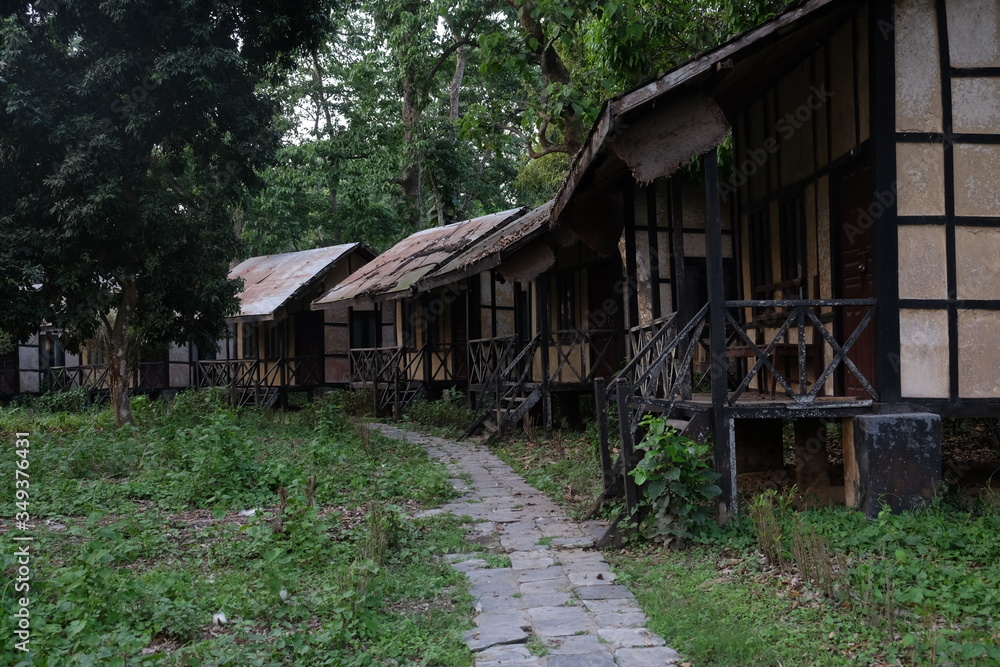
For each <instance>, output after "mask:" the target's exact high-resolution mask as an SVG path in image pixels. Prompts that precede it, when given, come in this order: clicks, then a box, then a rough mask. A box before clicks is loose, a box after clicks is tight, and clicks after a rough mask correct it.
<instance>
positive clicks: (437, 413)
mask: <svg viewBox="0 0 1000 667" xmlns="http://www.w3.org/2000/svg"><path fill="white" fill-rule="evenodd" d="M407 417H408V418H409V419H410V420H412V421H415V422H417V423H418V424H423V425H424V426H433V427H436V428H447V429H453V430H456V431H464V430H465V429H466V428H467V427H468V426H469V424H471V423H472V420H473V419H474V418H475V415H474V414H473V412H472V407H471V406H470V405H469V401H468V399H466V397H465V395H464V394H463V393H462V392H460V391H458V390H457V389H447V390H445V392H444V393H443V394H442V395H441V398H439V399H438V400H436V401H418V402H417V403H416V404H414V405H413V407H411V408H410V410H409V412H407Z"/></svg>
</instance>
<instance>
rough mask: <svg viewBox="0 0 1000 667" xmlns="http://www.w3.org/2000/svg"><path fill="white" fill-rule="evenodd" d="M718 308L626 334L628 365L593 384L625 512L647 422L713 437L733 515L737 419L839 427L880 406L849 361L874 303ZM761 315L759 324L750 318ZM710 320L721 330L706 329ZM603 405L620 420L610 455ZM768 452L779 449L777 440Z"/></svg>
mask: <svg viewBox="0 0 1000 667" xmlns="http://www.w3.org/2000/svg"><path fill="white" fill-rule="evenodd" d="M719 306H721V307H717V308H716V309H714V311H713V309H712V308H711V307H710V305H709V304H705V305H703V306H702V307H701V308H700V309H699V310H698V312H697V313H696V314H695V315H694V316H693V317H691V318H690V319H689V320H686V321H685V319H684V318H683V317H681V316H680V315H679V314H677V313H675V314H673V315H671V316H668V317H666V318H662V319H660V320H657V321H655V322H651V323H649V324H646V325H642V326H638V327H634V328H632V329H630V330H629V332H628V336H627V341H628V347H629V353H628V354H629V362H628V364H626V366H625V367H624V368H623V369H622V371H621V372H620V373H619V374H618V375H617V376H616V377H615V378H614V379H613V380H611V381H610V382H609V383H604V382H598V383H597V384H596V385H595V398H596V402H597V417H598V431H599V437H600V456H601V462H602V467H603V469H604V476H605V481H606V485H607V486H608V488H609V490H611V489H612V487H614V488H617V489H619V490H620V491H623V492H624V495H625V498H626V504H627V505H628V506H629V507H633V506H635V504H636V503H637V502H638V490H637V489H636V488H635V484H634V482H633V481H632V479H631V477H630V476H629V475H628V474H627V473H628V471H629V470H631V468H632V467H633V466H634V465H635V463H637V461H638V458H639V457H638V456H637V454H636V452H635V448H636V445H637V444H638V443H639V442H640V441H641V439H642V435H643V434H642V427H641V419H642V417H643V416H644V415H646V414H656V415H660V416H662V417H664V418H666V419H668V420H671V424H672V425H673V426H674V427H676V428H677V429H678V430H679V431H681V433H682V434H684V435H688V436H690V437H693V438H695V439H702V438H704V437H707V436H708V435H709V433H714V435H715V452H716V470H717V471H718V472H720V473H721V474H722V475H723V476H722V479H720V482H719V483H720V486H722V487H723V493H724V500H725V502H726V507H727V508H730V509H732V508H735V505H734V504H733V503H735V488H736V477H735V475H736V469H737V458H738V456H737V442H736V441H737V439H738V436H737V431H736V428H737V423H738V421H739V420H761V419H772V420H781V419H791V420H807V419H843V418H850V417H854V416H857V415H860V414H866V413H868V412H870V411H871V409H872V407H873V405H874V404H875V403H877V402H878V401H879V393H878V391H877V389H876V388H875V385H874V379H873V378H872V377H870V376H869V375H868V374H866V373H865V372H864V371H862V370H861V369H860V368H859V364H858V363H857V356H856V355H857V350H856V348H857V346H858V342H859V341H861V340H863V339H864V337H865V336H866V334H867V335H870V334H871V330H872V328H873V325H872V322H873V321H874V319H875V316H876V314H877V308H878V305H877V301H876V300H875V299H799V300H787V299H785V300H783V299H776V300H768V301H748V300H725V301H721V302H720V304H719ZM761 310H763V311H765V312H767V313H768V317H767V318H761V317H759V316H758V315H756V313H759V312H760V311H761ZM713 316H714V317H715V321H717V322H721V326H719V327H716V328H714V329H713V327H712V322H713ZM713 350H719V352H718V353H716V354H713ZM612 407H614V408H616V409H617V412H618V415H619V425H620V429H619V433H618V434H617V435H618V439H619V448H618V450H617V452H614V451H613V450H612V447H611V445H610V440H611V435H610V434H609V430H608V420H607V416H606V415H607V413H608V410H609V409H611V408H612ZM778 430H779V433H780V428H779V429H778ZM773 444H774V445H776V446H777V447H778V449H779V451H780V446H781V445H780V438H779V440H778V441H777V442H776V443H773ZM766 448H767V445H765V446H764V449H766ZM616 454H617V456H616ZM616 458H617V460H616ZM779 463H780V453H779ZM742 471H743V470H742V468H741V472H742Z"/></svg>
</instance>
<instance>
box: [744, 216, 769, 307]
mask: <svg viewBox="0 0 1000 667" xmlns="http://www.w3.org/2000/svg"><path fill="white" fill-rule="evenodd" d="M748 232H749V238H748V239H747V241H748V242H749V246H750V290H751V295H752V296H753V298H755V299H756V298H770V295H769V294H765V290H764V289H763V288H764V287H765V286H767V285H770V284H771V283H773V282H774V274H773V273H772V267H771V221H770V219H769V218H768V215H767V209H766V208H764V209H760V210H759V211H756V212H755V213H751V214H750V216H749V229H748Z"/></svg>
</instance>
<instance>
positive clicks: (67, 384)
mask: <svg viewBox="0 0 1000 667" xmlns="http://www.w3.org/2000/svg"><path fill="white" fill-rule="evenodd" d="M41 376H42V377H41V386H42V387H43V388H44V389H45V390H46V391H69V390H71V389H76V388H77V387H84V388H86V389H88V390H101V389H108V387H109V385H108V366H107V364H87V365H83V366H53V367H51V368H46V369H44V370H43V371H41Z"/></svg>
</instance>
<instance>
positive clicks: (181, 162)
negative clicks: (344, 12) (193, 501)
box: [0, 0, 328, 422]
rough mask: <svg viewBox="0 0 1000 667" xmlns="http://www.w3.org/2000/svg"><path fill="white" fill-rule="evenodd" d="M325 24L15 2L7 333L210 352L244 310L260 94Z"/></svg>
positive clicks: (6, 122)
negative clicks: (241, 261)
mask: <svg viewBox="0 0 1000 667" xmlns="http://www.w3.org/2000/svg"><path fill="white" fill-rule="evenodd" d="M327 23H328V17H327V16H326V9H325V3H324V2H323V1H322V0H310V1H308V2H305V3H303V2H295V3H290V2H256V1H251V2H246V1H245V2H240V3H219V2H215V1H214V0H196V1H193V2H184V3H154V4H150V3H145V2H116V3H84V4H81V5H76V4H72V3H62V2H56V3H49V4H46V5H45V6H39V5H37V4H23V3H6V4H5V5H4V9H3V13H2V14H0V62H2V63H3V65H2V70H3V71H2V77H3V82H4V84H3V86H0V146H2V147H3V148H2V149H0V169H2V171H3V173H4V174H5V178H4V185H3V187H2V188H0V299H2V300H3V302H4V304H5V305H7V307H5V308H4V309H3V310H2V312H0V329H2V330H4V331H7V332H10V333H13V335H14V336H15V337H17V338H18V339H20V340H26V339H27V338H28V336H30V335H31V334H33V333H34V332H35V331H37V328H38V326H39V325H40V324H41V323H42V322H48V323H50V324H52V325H53V326H54V327H56V328H57V329H58V330H60V331H61V332H62V334H61V336H62V338H63V339H64V342H65V343H66V344H67V346H68V347H69V348H70V349H73V348H75V347H77V346H78V345H79V344H81V343H83V342H85V341H87V340H88V339H90V338H91V337H92V336H93V335H94V334H95V333H96V332H97V331H98V329H99V328H100V327H106V328H107V329H108V330H109V332H108V335H109V339H110V343H111V345H110V349H111V351H112V353H113V355H114V356H113V357H112V358H110V359H109V360H108V361H109V362H111V363H112V365H113V366H114V364H115V362H125V361H126V359H127V356H128V352H129V350H127V349H126V343H127V339H126V333H127V332H134V333H135V335H136V336H137V337H138V338H139V339H140V340H141V341H143V342H144V343H147V344H154V343H166V342H170V341H176V342H193V343H196V344H197V345H199V346H204V347H209V346H210V345H214V343H215V341H216V340H217V339H218V337H219V336H220V335H221V334H222V333H223V331H224V328H225V317H226V316H228V315H230V314H231V313H233V312H234V311H235V310H237V306H238V304H237V300H236V294H237V292H238V291H239V289H240V284H239V282H238V281H235V280H230V279H229V278H228V277H227V274H228V272H229V263H230V261H231V260H232V259H233V258H235V257H236V255H237V254H238V252H239V242H238V238H237V236H236V234H235V233H234V223H233V211H234V209H236V208H237V207H239V206H240V205H241V204H242V203H243V202H244V200H245V199H246V198H247V197H249V196H252V194H253V193H254V192H255V191H256V190H257V189H258V188H259V180H258V179H257V177H256V176H255V170H259V169H263V168H264V167H265V166H266V165H267V164H269V162H270V160H271V159H272V157H273V153H274V150H275V148H276V147H277V142H278V133H277V132H276V131H275V128H274V127H273V125H272V116H273V113H274V111H275V104H274V102H273V101H272V100H271V99H269V98H267V97H265V96H263V95H261V94H259V93H258V90H257V88H258V86H259V84H261V83H262V82H263V81H264V80H265V79H267V78H269V77H271V76H274V75H277V74H280V73H281V72H282V71H283V70H284V69H285V68H287V67H288V66H289V65H290V64H291V60H292V57H293V56H294V55H295V54H296V53H297V52H299V51H300V50H301V49H302V48H303V47H305V46H309V45H314V44H316V43H317V42H318V41H320V39H321V37H322V35H323V33H324V32H325V29H326V27H327ZM165 26H169V28H165ZM112 323H113V324H112ZM127 371H128V369H127V368H126V372H125V373H124V374H122V375H124V376H127ZM110 383H111V385H112V387H111V388H112V400H113V401H114V402H116V404H117V406H116V407H118V408H119V412H118V413H117V416H118V418H119V421H120V422H125V421H128V420H129V415H128V414H127V413H128V404H127V402H125V401H124V400H123V399H124V396H125V394H126V392H125V390H124V383H123V381H122V380H120V379H119V376H118V375H117V374H113V375H111V376H110Z"/></svg>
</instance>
